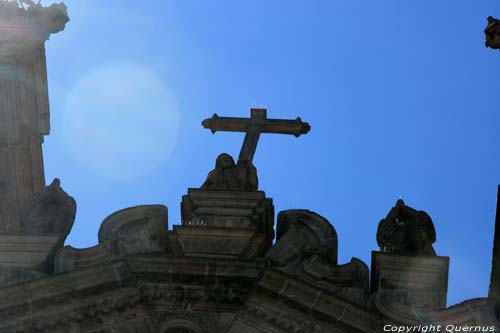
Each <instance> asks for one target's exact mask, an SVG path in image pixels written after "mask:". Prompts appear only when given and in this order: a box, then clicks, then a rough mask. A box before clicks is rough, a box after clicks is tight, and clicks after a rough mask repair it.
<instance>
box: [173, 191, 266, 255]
mask: <svg viewBox="0 0 500 333" xmlns="http://www.w3.org/2000/svg"><path fill="white" fill-rule="evenodd" d="M181 216H182V225H181V226H174V229H173V231H172V233H171V234H170V243H171V246H172V249H173V250H174V252H175V253H176V254H178V255H186V256H208V257H226V258H246V259H248V258H252V257H254V256H258V255H262V254H264V253H265V252H266V251H267V249H268V248H270V247H271V245H272V240H273V238H274V229H273V224H274V206H273V204H272V200H271V199H269V198H266V196H265V193H264V192H260V191H216V190H201V189H189V190H188V194H187V195H185V196H183V198H182V203H181Z"/></svg>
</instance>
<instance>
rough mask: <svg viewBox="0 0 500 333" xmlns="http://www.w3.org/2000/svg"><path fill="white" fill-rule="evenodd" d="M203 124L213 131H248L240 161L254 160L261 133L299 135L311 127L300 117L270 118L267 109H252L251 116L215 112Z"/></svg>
mask: <svg viewBox="0 0 500 333" xmlns="http://www.w3.org/2000/svg"><path fill="white" fill-rule="evenodd" d="M201 124H202V125H203V127H205V128H208V129H210V130H211V131H212V133H215V132H217V131H220V132H245V133H246V134H245V140H244V141H243V145H242V146H241V151H240V156H239V158H238V162H240V161H249V162H252V160H253V156H254V154H255V150H256V149H257V143H258V142H259V137H260V134H261V133H273V134H289V135H294V136H295V137H299V136H300V135H302V134H306V133H307V132H309V130H310V129H311V126H309V124H308V123H306V122H303V121H302V120H301V119H300V118H299V117H297V119H295V120H287V119H268V118H267V110H266V109H250V118H238V117H219V116H218V115H217V114H216V113H214V115H213V116H212V118H207V119H205V120H203V121H202V123H201Z"/></svg>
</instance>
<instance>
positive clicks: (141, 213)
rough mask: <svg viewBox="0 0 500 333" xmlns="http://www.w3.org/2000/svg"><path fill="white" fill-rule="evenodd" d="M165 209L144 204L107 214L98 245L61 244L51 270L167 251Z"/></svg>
mask: <svg viewBox="0 0 500 333" xmlns="http://www.w3.org/2000/svg"><path fill="white" fill-rule="evenodd" d="M167 228H168V211H167V207H165V206H163V205H144V206H136V207H131V208H127V209H123V210H120V211H118V212H115V213H113V214H111V215H110V216H108V217H107V218H106V219H104V221H103V222H102V223H101V227H100V228H99V234H98V239H99V244H98V245H96V246H94V247H91V248H87V249H75V248H73V247H71V246H65V247H63V248H62V249H61V250H59V251H58V252H57V254H56V257H55V261H54V262H55V271H56V273H62V272H67V271H71V270H74V269H81V268H85V267H88V266H94V265H98V264H102V263H109V262H112V261H114V260H117V259H120V258H122V257H124V256H127V255H131V254H140V253H165V252H166V250H167V241H168V239H167Z"/></svg>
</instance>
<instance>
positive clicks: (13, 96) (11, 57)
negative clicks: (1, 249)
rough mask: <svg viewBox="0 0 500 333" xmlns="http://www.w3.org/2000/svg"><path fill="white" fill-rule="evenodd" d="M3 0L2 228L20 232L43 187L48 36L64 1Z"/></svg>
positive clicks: (58, 25)
mask: <svg viewBox="0 0 500 333" xmlns="http://www.w3.org/2000/svg"><path fill="white" fill-rule="evenodd" d="M22 6H23V2H5V1H0V45H1V47H0V233H9V234H13V233H19V232H21V231H22V230H21V217H22V214H23V211H24V210H25V209H26V206H27V204H28V201H29V199H30V198H31V196H32V195H33V194H34V193H36V192H39V191H40V190H42V189H43V188H44V187H45V177H44V172H43V159H42V142H43V137H44V135H47V134H49V130H50V123H49V101H48V92H47V71H46V64H45V41H46V40H47V39H48V38H49V36H50V35H51V34H53V33H57V32H59V31H61V30H63V29H64V26H65V24H66V22H67V21H68V16H67V15H66V6H64V5H63V4H60V5H52V6H50V7H47V8H44V7H41V6H40V5H31V6H29V8H27V9H26V8H24V7H22Z"/></svg>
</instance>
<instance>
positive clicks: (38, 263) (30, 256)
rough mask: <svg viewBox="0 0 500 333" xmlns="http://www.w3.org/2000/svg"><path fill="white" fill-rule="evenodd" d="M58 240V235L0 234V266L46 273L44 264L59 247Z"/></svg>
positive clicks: (59, 236) (59, 237) (59, 238)
mask: <svg viewBox="0 0 500 333" xmlns="http://www.w3.org/2000/svg"><path fill="white" fill-rule="evenodd" d="M60 240H61V235H59V234H52V235H51V234H46V235H22V234H19V235H5V234H3V235H2V234H0V265H1V266H4V267H7V266H8V267H17V268H23V269H33V270H37V269H40V270H41V271H47V269H45V268H46V266H45V264H46V263H47V260H50V259H51V258H52V255H53V254H54V253H55V251H56V250H57V248H58V246H61V242H60ZM48 264H49V266H50V263H48Z"/></svg>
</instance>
